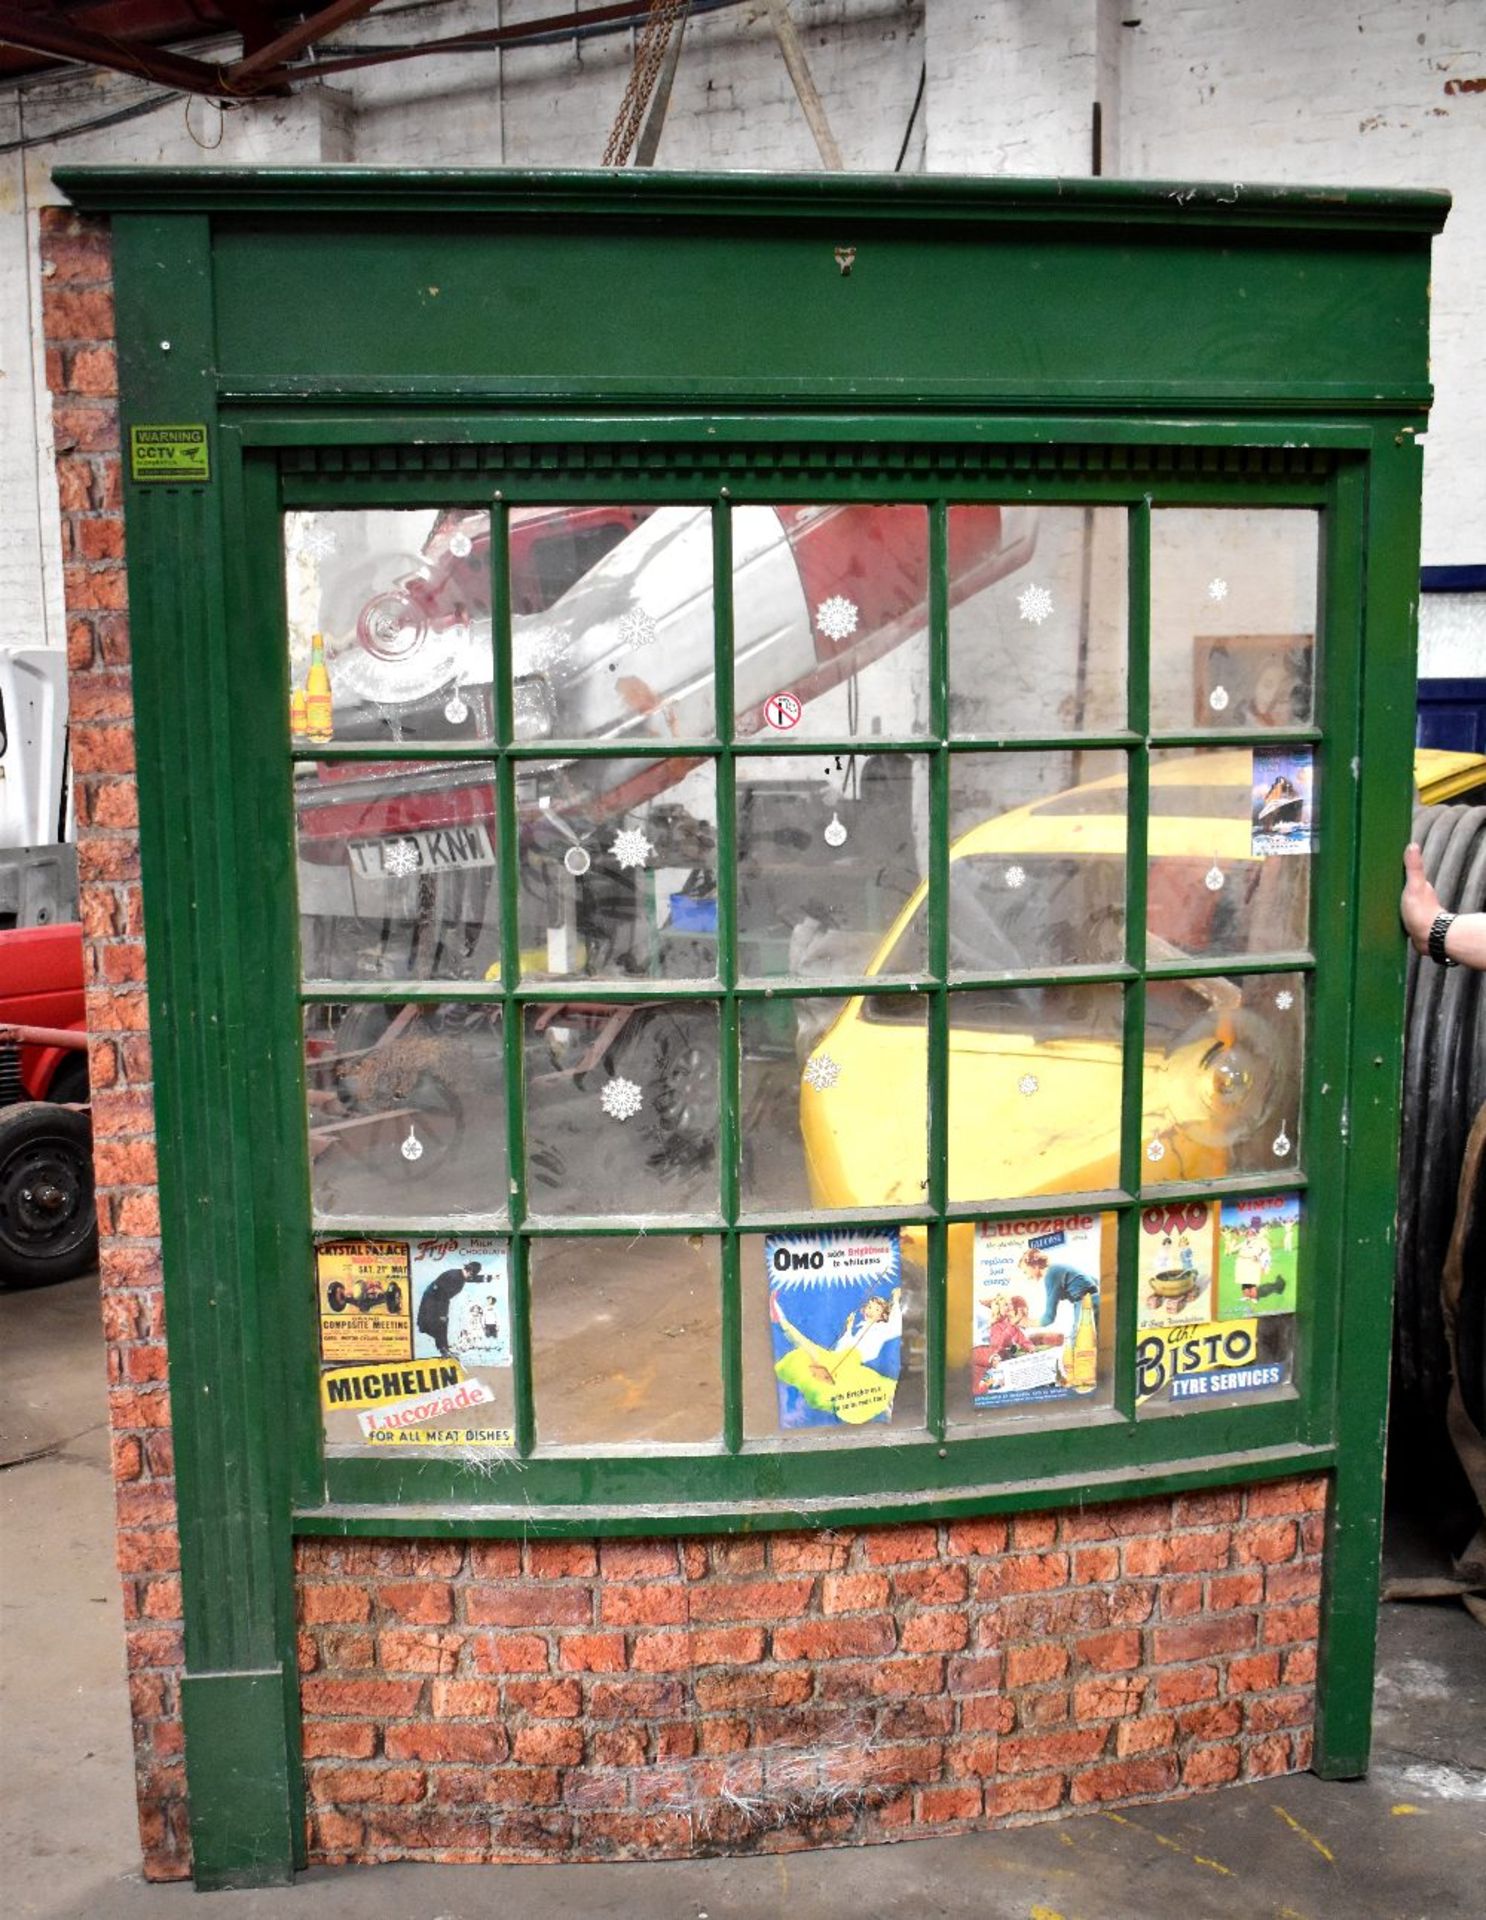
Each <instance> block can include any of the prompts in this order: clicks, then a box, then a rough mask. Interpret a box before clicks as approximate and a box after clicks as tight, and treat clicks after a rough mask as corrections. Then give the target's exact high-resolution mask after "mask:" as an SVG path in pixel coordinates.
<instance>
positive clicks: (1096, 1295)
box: [59, 169, 1447, 1886]
mask: <svg viewBox="0 0 1486 1920" xmlns="http://www.w3.org/2000/svg"><path fill="white" fill-rule="evenodd" d="M59 178H60V179H61V182H62V184H63V185H64V187H65V190H66V191H67V193H68V194H69V195H70V197H71V199H72V201H73V202H74V205H75V206H76V207H77V208H79V209H80V210H81V211H82V212H83V213H84V214H85V215H102V216H107V218H108V221H109V222H110V226H111V234H112V272H113V276H114V281H115V288H116V300H117V316H118V345H119V356H120V368H121V375H120V385H121V400H120V421H119V427H120V439H121V444H122V450H123V459H124V472H123V490H124V507H125V521H126V530H127V555H128V576H129V616H130V629H131V647H132V703H133V721H134V728H135V737H136V743H137V747H136V753H137V766H138V785H139V809H140V814H139V818H140V824H139V843H140V849H141V854H142V861H143V883H144V907H145V926H144V932H145V940H146V951H147V977H148V986H149V1005H150V1032H151V1044H152V1049H153V1076H154V1078H153V1085H154V1112H155V1127H156V1136H157V1146H158V1156H159V1197H160V1211H161V1239H162V1247H163V1264H164V1276H165V1277H164V1286H165V1308H166V1315H167V1320H168V1329H169V1376H170V1386H171V1399H172V1406H173V1434H174V1443H175V1463H176V1475H177V1479H176V1497H177V1499H178V1505H179V1523H180V1571H181V1575H182V1580H183V1590H184V1661H183V1664H182V1665H181V1668H180V1672H179V1674H178V1675H177V1679H178V1684H179V1698H180V1709H181V1716H182V1719H183V1722H184V1739H185V1766H186V1793H187V1796H188V1803H189V1821H190V1834H191V1841H192V1847H193V1852H194V1870H195V1873H196V1876H197V1879H198V1882H199V1884H202V1885H205V1886H214V1885H224V1884H225V1885H235V1884H254V1883H263V1882H272V1881H276V1880H284V1879H286V1878H288V1877H289V1876H290V1875H291V1873H292V1872H293V1870H294V1869H295V1868H296V1867H299V1866H302V1865H304V1864H305V1863H306V1861H307V1860H310V1859H313V1860H320V1861H363V1860H365V1861H369V1860H379V1859H394V1858H425V1859H426V1858H445V1859H466V1860H471V1859H489V1860H509V1859H528V1858H536V1857H542V1858H556V1859H573V1860H578V1859H596V1858H605V1857H621V1856H643V1857H666V1856H674V1855H680V1854H688V1853H696V1852H701V1851H708V1850H712V1851H739V1850H744V1849H747V1848H750V1847H756V1846H769V1847H776V1846H780V1845H794V1844H842V1843H847V1842H852V1841H857V1840H874V1839H895V1838H905V1837H911V1836H913V1835H914V1834H916V1833H926V1832H941V1831H947V1830H951V1829H953V1828H955V1827H974V1826H978V1825H985V1824H990V1823H993V1822H994V1821H996V1820H1000V1819H1011V1818H1025V1817H1046V1816H1049V1815H1052V1814H1054V1813H1056V1812H1057V1811H1058V1810H1060V1809H1065V1808H1077V1807H1080V1806H1095V1805H1101V1804H1120V1803H1123V1802H1125V1801H1129V1800H1138V1799H1143V1798H1150V1797H1153V1796H1155V1797H1161V1796H1164V1795H1170V1794H1176V1793H1181V1792H1185V1791H1191V1790H1195V1789H1197V1788H1200V1787H1206V1786H1212V1785H1219V1784H1222V1783H1223V1782H1224V1781H1227V1780H1240V1779H1248V1778H1255V1777H1259V1776H1262V1775H1263V1774H1266V1773H1276V1772H1283V1771H1288V1770H1292V1769H1294V1768H1297V1767H1303V1766H1307V1765H1311V1766H1314V1767H1315V1768H1316V1769H1317V1770H1318V1771H1319V1772H1321V1773H1323V1774H1325V1775H1328V1776H1333V1777H1338V1776H1348V1775H1355V1774H1357V1773H1360V1772H1361V1771H1363V1770H1364V1769H1365V1767H1366V1764H1367V1754H1368V1728H1369V1718H1370V1710H1371V1694H1372V1683H1371V1672H1372V1658H1373V1644H1374V1611H1375V1604H1376V1592H1377V1565H1378V1550H1379V1527H1380V1514H1381V1491H1382V1454H1381V1433H1382V1427H1383V1416H1384V1412H1385V1406H1386V1392H1387V1371H1388V1338H1389V1313H1390V1280H1391V1268H1392V1221H1393V1209H1394V1155H1395V1127H1396V1112H1397V1087H1398V1080H1399V1064H1400V1063H1399V1046H1400V1038H1399V1036H1400V982H1401V970H1402V964H1403V948H1402V943H1401V941H1400V939H1399V937H1398V935H1397V930H1396V924H1395V919H1394V906H1393V902H1394V898H1395V894H1396V881H1395V853H1396V850H1397V848H1398V847H1399V846H1400V845H1401V844H1402V841H1403V840H1404V838H1405V837H1406V834H1407V828H1408V820H1409V799H1410V770H1409V761H1410V743H1411V735H1412V724H1413V682H1414V651H1413V649H1414V640H1413V615H1414V591H1415V586H1414V583H1415V580H1416V575H1417V562H1418V515H1419V478H1420V449H1419V445H1418V440H1417V436H1418V434H1419V433H1420V432H1422V430H1423V427H1424V423H1425V411H1426V408H1427V404H1428V399H1429V385H1428V379H1427V371H1426V349H1427V318H1428V316H1427V282H1428V274H1429V243H1430V237H1431V235H1432V234H1433V233H1434V232H1436V231H1438V229H1439V227H1440V225H1441V224H1442V222H1443V219H1444V214H1445V209H1446V204H1447V203H1446V201H1445V199H1444V198H1443V196H1435V195H1426V194H1403V193H1381V192H1320V191H1316V192H1311V191H1303V190H1299V189H1273V190H1254V191H1250V190H1240V189H1237V188H1227V187H1223V188H1219V187H1211V188H1209V187H1203V186H1182V187H1180V188H1176V187H1172V186H1168V185H1157V184H1144V185H1138V186H1137V185H1126V184H1121V183H1116V182H1107V181H1092V182H1090V181H1080V182H1068V181H1062V182H1058V181H1037V180H1018V181H1013V180H1002V181H984V180H957V179H951V178H940V179H935V178H919V179H912V180H904V179H891V180H876V179H870V178H862V179H857V178H851V177H842V176H837V177H832V178H810V179H804V178H801V179H795V178H773V177H762V176H747V175H733V176H727V177H725V178H714V179H706V178H695V177H689V176H665V175H658V176H649V177H638V176H635V177H631V176H628V175H623V174H612V175H609V174H606V175H599V174H593V175H588V174H516V173H488V174H477V173H449V174H437V173H421V172H420V173H398V172H388V173H382V172H370V171H367V172H362V171H358V170H334V171H323V172H292V173H291V172H284V173H275V172H251V173H248V172H234V171H232V170H227V169H224V170H215V171H210V172H208V171H201V172H192V173H179V172H148V171H134V170H107V169H99V170H87V171H79V172H72V173H65V174H62V175H60V176H59Z"/></svg>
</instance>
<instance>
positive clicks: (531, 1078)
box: [526, 1001, 718, 1218]
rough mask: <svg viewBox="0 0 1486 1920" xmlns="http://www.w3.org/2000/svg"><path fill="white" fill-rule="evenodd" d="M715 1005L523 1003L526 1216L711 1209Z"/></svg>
mask: <svg viewBox="0 0 1486 1920" xmlns="http://www.w3.org/2000/svg"><path fill="white" fill-rule="evenodd" d="M717 1095H718V1025H717V1009H716V1007H715V1006H712V1005H710V1004H703V1005H694V1004H690V1003H687V1002H675V1003H672V1004H670V1005H662V1006H658V1005H655V1004H651V1005H648V1006H645V1005H641V1006H633V1005H618V1004H607V1003H606V1004H602V1005H595V1004H592V1003H589V1004H580V1003H578V1002H576V1001H568V1002H562V1001H554V1002H552V1003H550V1004H548V1005H544V1006H529V1007H527V1009H526V1168H527V1192H528V1199H529V1203H530V1207H531V1210H532V1212H533V1213H535V1214H545V1215H561V1216H564V1217H569V1216H571V1217H574V1218H577V1217H582V1216H585V1215H603V1214H636V1215H644V1214H655V1213H667V1214H676V1213H684V1214H694V1213H702V1214H709V1215H711V1214H715V1213H716V1211H717V1206H718V1184H717V1124H718V1122H717Z"/></svg>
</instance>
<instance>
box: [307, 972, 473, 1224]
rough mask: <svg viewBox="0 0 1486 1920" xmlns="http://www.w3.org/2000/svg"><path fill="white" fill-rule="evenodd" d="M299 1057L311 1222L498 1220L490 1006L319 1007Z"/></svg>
mask: <svg viewBox="0 0 1486 1920" xmlns="http://www.w3.org/2000/svg"><path fill="white" fill-rule="evenodd" d="M304 1050H305V1082H306V1094H307V1098H308V1101H309V1133H310V1189H311V1195H312V1198H313V1201H314V1208H315V1218H316V1221H317V1223H319V1224H321V1225H325V1226H330V1225H336V1224H340V1223H342V1222H344V1223H345V1224H346V1225H355V1226H363V1227H366V1226H372V1225H375V1224H376V1223H377V1222H379V1221H383V1220H386V1221H389V1222H393V1223H396V1222H399V1221H405V1220H419V1221H423V1220H439V1219H450V1220H460V1219H468V1218H471V1217H479V1218H487V1219H498V1218H501V1217H502V1216H503V1215H504V1212H505V1207H506V1100H505V1079H504V1064H503V1057H502V1052H501V1013H500V1009H499V1008H498V1007H490V1006H475V1005H470V1004H468V1003H459V1002H453V1003H440V1002H437V1001H420V1002H417V1003H412V1002H402V1003H399V1002H396V1001H380V1000H378V1001H361V1002H353V1003H351V1004H349V1005H347V1004H344V1003H343V1004H340V1005H334V1004H321V1005H317V1006H312V1007H308V1008H306V1010H305V1020H304Z"/></svg>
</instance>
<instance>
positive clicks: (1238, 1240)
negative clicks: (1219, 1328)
mask: <svg viewBox="0 0 1486 1920" xmlns="http://www.w3.org/2000/svg"><path fill="white" fill-rule="evenodd" d="M1300 1205H1301V1203H1300V1195H1299V1194H1298V1193H1274V1194H1269V1195H1268V1196H1266V1197H1264V1198H1261V1199H1258V1200H1225V1201H1224V1202H1223V1207H1222V1213H1221V1216H1220V1219H1219V1222H1218V1240H1219V1251H1218V1317H1219V1318H1220V1319H1223V1320H1239V1319H1247V1318H1249V1317H1250V1316H1251V1315H1254V1314H1261V1313H1294V1311H1295V1307H1296V1302H1297V1300H1298V1298H1299V1290H1298V1286H1297V1279H1298V1275H1299V1271H1300Z"/></svg>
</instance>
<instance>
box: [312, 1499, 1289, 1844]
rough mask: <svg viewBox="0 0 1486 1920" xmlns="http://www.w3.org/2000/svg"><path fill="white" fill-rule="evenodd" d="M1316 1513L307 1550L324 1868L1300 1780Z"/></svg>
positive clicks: (966, 1815) (882, 1823)
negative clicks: (1275, 1778)
mask: <svg viewBox="0 0 1486 1920" xmlns="http://www.w3.org/2000/svg"><path fill="white" fill-rule="evenodd" d="M1325 1497H1326V1482H1325V1480H1324V1479H1321V1478H1314V1479H1308V1480H1290V1481H1285V1482H1283V1483H1280V1484H1277V1485H1271V1486H1263V1487H1255V1488H1253V1489H1251V1490H1249V1491H1248V1492H1247V1493H1245V1492H1242V1491H1237V1490H1235V1491H1232V1492H1218V1493H1201V1494H1188V1495H1183V1496H1179V1497H1177V1498H1174V1499H1159V1500H1142V1501H1134V1502H1129V1503H1126V1504H1123V1505H1119V1506H1106V1507H1094V1508H1088V1509H1086V1510H1084V1511H1083V1512H1067V1513H1063V1514H1026V1515H1021V1516H1019V1517H1017V1518H1016V1519H1013V1520H1012V1521H1010V1522H1009V1523H1008V1522H1007V1521H1005V1520H992V1519H987V1520H971V1521H956V1522H945V1523H931V1524H928V1525H922V1526H906V1527H890V1528H875V1529H871V1530H851V1531H848V1532H828V1533H813V1534H812V1533H800V1534H774V1535H771V1536H769V1537H767V1538H759V1537H747V1538H741V1539H732V1540H727V1539H687V1540H681V1541H674V1540H641V1541H603V1542H599V1543H597V1544H596V1543H594V1542H591V1541H573V1542H558V1543H542V1542H537V1541H528V1542H527V1543H526V1544H525V1545H522V1544H520V1543H517V1542H509V1541H476V1542H472V1543H469V1544H465V1543H463V1542H449V1543H439V1542H431V1541H430V1542H381V1541H375V1542H373V1541H366V1542H362V1541H332V1540H310V1541H304V1542H302V1543H301V1545H300V1549H299V1572H300V1588H299V1604H300V1617H301V1636H300V1642H301V1662H302V1665H303V1668H304V1674H303V1681H302V1685H303V1693H304V1709H305V1756H306V1765H307V1768H308V1777H309V1787H310V1803H311V1809H312V1813H311V1846H312V1851H313V1855H314V1857H315V1858H316V1859H318V1860H321V1861H325V1862H347V1861H372V1860H402V1859H439V1860H471V1861H472V1860H518V1859H533V1858H560V1859H569V1860H595V1859H604V1858H624V1857H658V1856H668V1855H681V1854H690V1853H697V1852H708V1851H719V1852H737V1851H744V1850H751V1849H754V1848H761V1849H764V1850H768V1851H774V1850H780V1849H786V1848H792V1847H800V1846H818V1845H826V1844H828V1845H844V1844H849V1843H852V1842H856V1841H870V1840H892V1839H901V1838H904V1837H905V1836H906V1835H907V1834H909V1833H937V1832H945V1831H952V1830H954V1829H955V1828H963V1827H976V1826H989V1825H993V1824H997V1823H1000V1822H1005V1821H1010V1820H1025V1819H1033V1818H1038V1817H1046V1816H1048V1815H1050V1814H1052V1813H1055V1812H1056V1811H1057V1810H1058V1809H1060V1808H1074V1809H1077V1808H1080V1807H1090V1806H1098V1805H1111V1804H1124V1803H1126V1802H1129V1801H1132V1800H1142V1799H1150V1798H1158V1799H1164V1798H1169V1797H1171V1796H1172V1795H1174V1794H1180V1793H1184V1792H1188V1791H1193V1790H1196V1789H1200V1788H1204V1787H1213V1786H1217V1785H1220V1784H1222V1783H1223V1782H1226V1781H1230V1780H1241V1779H1255V1778H1259V1777H1262V1776H1265V1775H1269V1774H1277V1773H1286V1772H1289V1771H1291V1770H1293V1769H1295V1768H1299V1767H1304V1766H1306V1765H1307V1764H1308V1762H1309V1758H1310V1743H1311V1732H1310V1729H1311V1720H1312V1709H1313V1699H1312V1685H1313V1681H1314V1677H1315V1665H1316V1651H1315V1641H1316V1599H1317V1595H1318V1593H1319V1591H1320V1580H1321V1534H1322V1526H1323V1508H1324V1504H1325Z"/></svg>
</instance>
